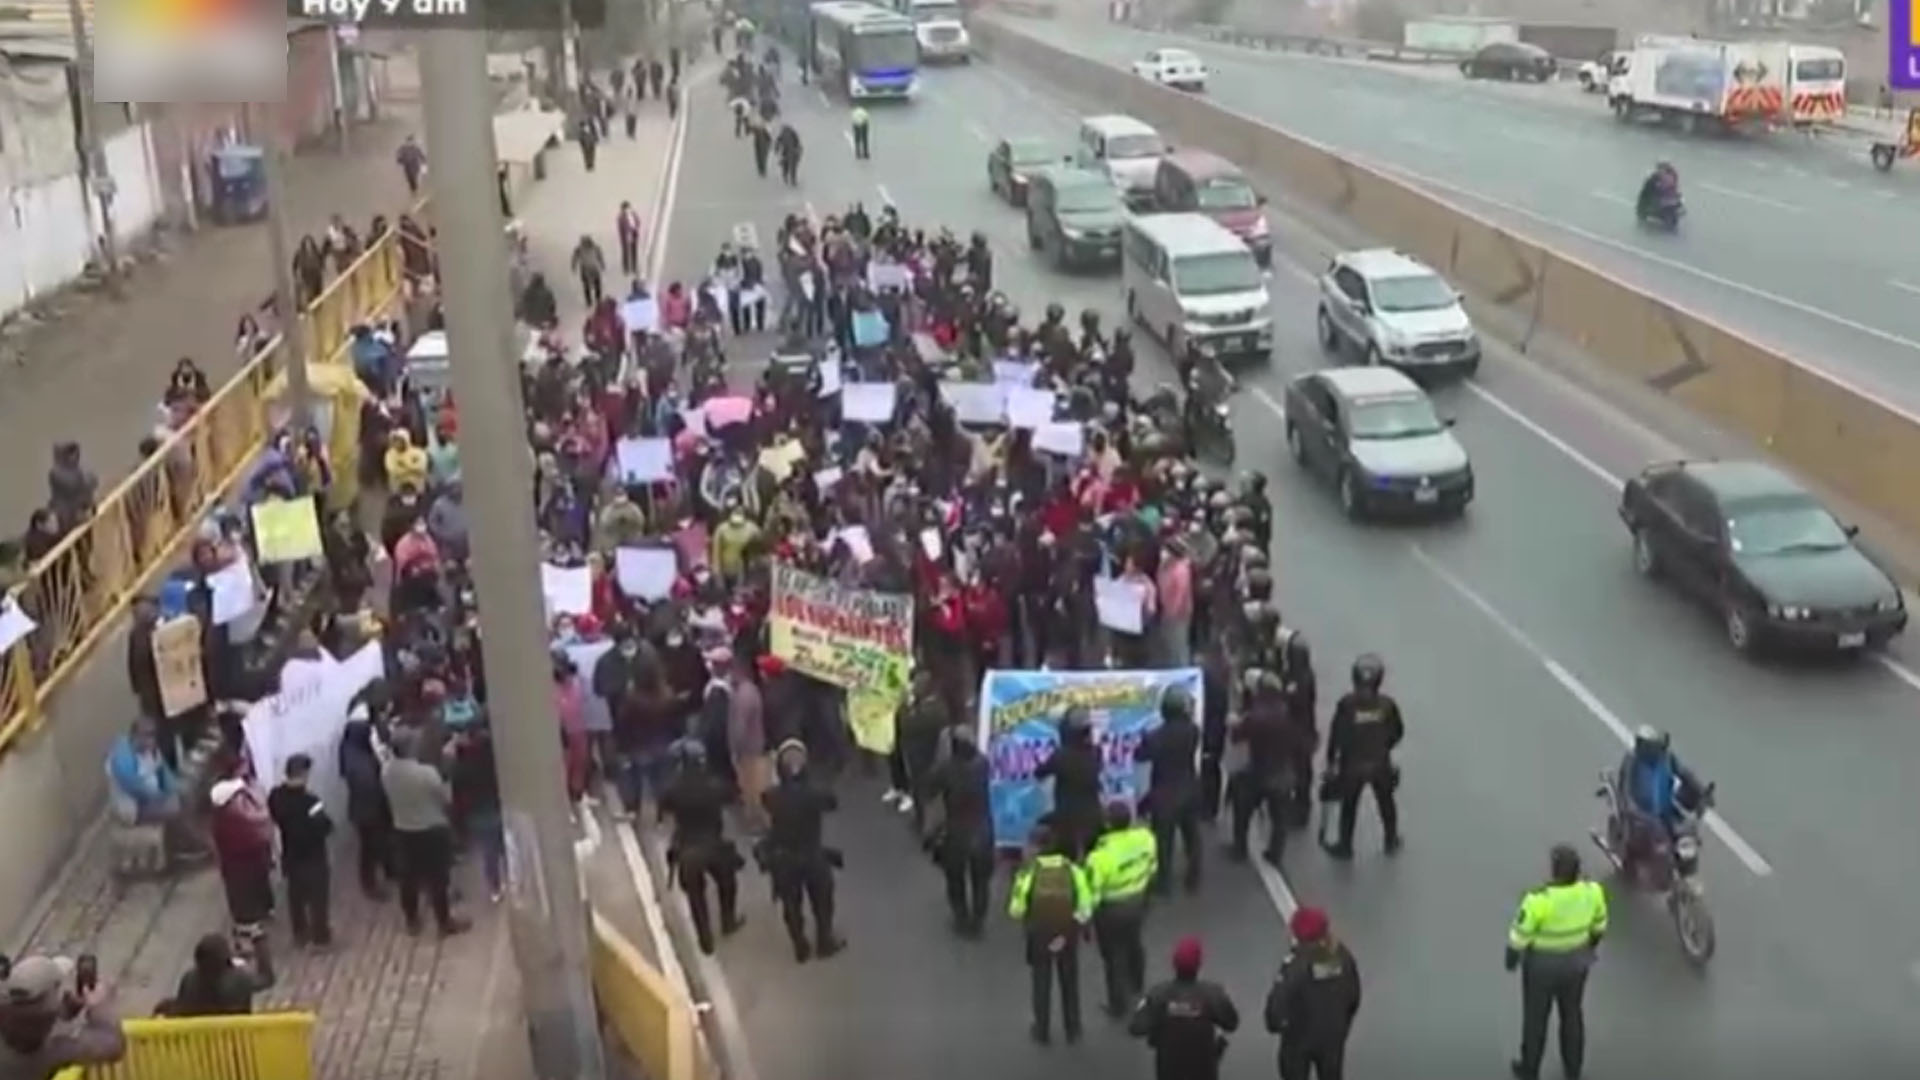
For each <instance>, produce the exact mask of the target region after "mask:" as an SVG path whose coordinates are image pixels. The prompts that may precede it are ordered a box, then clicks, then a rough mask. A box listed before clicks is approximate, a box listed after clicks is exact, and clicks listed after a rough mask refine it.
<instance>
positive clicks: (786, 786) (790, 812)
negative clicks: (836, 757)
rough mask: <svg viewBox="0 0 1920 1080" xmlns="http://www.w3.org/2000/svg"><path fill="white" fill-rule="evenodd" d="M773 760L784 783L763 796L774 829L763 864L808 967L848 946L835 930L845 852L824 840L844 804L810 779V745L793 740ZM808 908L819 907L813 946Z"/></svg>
mask: <svg viewBox="0 0 1920 1080" xmlns="http://www.w3.org/2000/svg"><path fill="white" fill-rule="evenodd" d="M773 760H774V766H775V769H776V771H777V772H778V773H779V780H778V782H777V783H775V784H774V786H773V789H772V790H771V791H768V792H767V793H766V794H765V795H764V796H762V802H763V803H764V804H765V806H766V809H767V820H768V826H767V835H766V837H765V839H763V840H761V842H760V849H759V853H758V854H759V858H760V863H761V866H762V867H763V868H764V869H765V870H766V871H767V873H768V874H769V875H771V876H772V878H773V895H774V898H775V899H776V900H778V901H779V903H780V918H781V921H783V922H785V923H786V925H787V938H788V940H790V941H791V942H792V943H793V958H794V959H795V960H798V961H799V962H801V963H803V964H804V963H806V962H807V961H808V960H809V959H811V958H812V957H814V956H818V957H820V958H821V959H822V960H824V959H826V958H827V957H829V956H832V955H833V954H835V953H837V952H839V951H840V950H841V949H843V948H845V947H846V942H845V941H843V940H842V939H841V938H840V937H839V936H838V935H836V934H835V933H834V931H833V872H834V868H835V867H837V866H838V865H839V863H840V853H839V852H837V851H835V850H833V849H832V848H829V847H827V846H826V844H825V842H824V839H823V837H822V826H823V824H824V822H823V820H822V819H824V818H825V817H826V815H827V814H828V813H829V812H831V811H833V810H836V809H838V808H839V806H840V803H839V800H837V799H835V798H834V796H833V793H832V792H831V791H827V790H825V789H823V788H820V787H817V786H816V785H815V784H814V783H813V782H812V780H811V778H810V777H809V776H808V775H807V747H806V744H805V743H802V742H801V741H800V740H798V739H788V740H787V741H786V742H783V743H781V744H780V748H779V749H778V750H777V751H775V753H774V759H773ZM806 907H811V908H812V909H813V924H814V936H813V940H812V941H811V942H809V941H808V940H807V929H806V911H805V908H806Z"/></svg>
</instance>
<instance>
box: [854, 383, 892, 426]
mask: <svg viewBox="0 0 1920 1080" xmlns="http://www.w3.org/2000/svg"><path fill="white" fill-rule="evenodd" d="M897 392H898V388H897V387H895V386H894V385H893V384H892V383H890V382H871V383H857V382H850V383H847V384H846V385H845V386H843V387H841V390H840V415H841V416H842V417H844V418H846V419H848V420H857V421H860V422H861V423H865V424H884V423H887V422H888V421H890V420H892V419H893V410H894V395H895V394H896V393H897Z"/></svg>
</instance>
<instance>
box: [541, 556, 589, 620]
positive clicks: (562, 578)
mask: <svg viewBox="0 0 1920 1080" xmlns="http://www.w3.org/2000/svg"><path fill="white" fill-rule="evenodd" d="M540 595H542V596H544V597H546V600H547V618H549V619H552V618H553V617H554V616H556V615H588V614H591V613H592V612H593V571H591V570H589V569H587V568H586V567H584V566H555V565H553V564H552V563H541V564H540Z"/></svg>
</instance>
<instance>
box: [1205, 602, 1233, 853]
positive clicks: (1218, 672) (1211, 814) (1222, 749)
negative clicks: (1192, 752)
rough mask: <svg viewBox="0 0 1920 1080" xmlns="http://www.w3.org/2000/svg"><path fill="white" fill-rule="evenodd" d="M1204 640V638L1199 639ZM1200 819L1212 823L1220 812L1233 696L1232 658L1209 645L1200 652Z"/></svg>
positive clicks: (1222, 650)
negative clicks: (1228, 725)
mask: <svg viewBox="0 0 1920 1080" xmlns="http://www.w3.org/2000/svg"><path fill="white" fill-rule="evenodd" d="M1202 640H1205V639H1202ZM1200 680H1201V683H1200V684H1201V687H1202V689H1203V690H1204V691H1205V693H1203V694H1201V695H1200V700H1201V702H1202V703H1203V709H1202V712H1201V717H1200V808H1199V814H1200V818H1201V820H1203V821H1206V822H1209V823H1210V822H1212V821H1213V820H1214V818H1216V817H1218V816H1219V814H1220V795H1221V789H1222V788H1223V786H1224V777H1223V770H1224V768H1225V765H1226V754H1227V713H1228V710H1229V709H1230V708H1231V706H1232V698H1233V681H1234V680H1233V661H1232V659H1231V658H1230V657H1228V656H1227V654H1226V650H1224V649H1221V648H1218V647H1217V646H1214V647H1209V648H1207V649H1206V650H1205V651H1203V652H1202V653H1201V654H1200Z"/></svg>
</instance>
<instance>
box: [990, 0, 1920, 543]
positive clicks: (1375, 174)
mask: <svg viewBox="0 0 1920 1080" xmlns="http://www.w3.org/2000/svg"><path fill="white" fill-rule="evenodd" d="M974 40H975V41H976V42H977V43H979V44H980V45H981V47H982V48H983V50H984V51H985V52H987V53H988V54H989V55H990V56H991V57H992V58H993V59H994V60H996V61H998V62H1000V63H1004V64H1007V65H1009V66H1011V67H1015V68H1022V69H1025V70H1027V71H1030V72H1031V73H1033V74H1034V75H1036V76H1037V77H1039V78H1040V79H1041V80H1043V81H1045V82H1048V83H1051V84H1053V85H1055V86H1057V87H1059V88H1061V89H1063V90H1066V91H1068V92H1070V93H1073V94H1076V95H1079V96H1082V97H1085V98H1087V99H1088V100H1094V101H1100V102H1105V103H1108V107H1109V108H1110V109H1111V110H1112V111H1115V112H1126V113H1130V114H1132V115H1134V116H1137V117H1138V118H1140V119H1141V120H1144V121H1146V122H1147V123H1150V124H1152V125H1154V126H1155V127H1156V128H1158V129H1159V130H1160V132H1161V134H1162V135H1164V136H1165V137H1166V138H1167V139H1168V140H1169V141H1171V142H1173V143H1174V144H1175V145H1177V146H1182V147H1186V146H1192V147H1195V148H1201V149H1207V150H1211V151H1213V152H1215V153H1217V154H1220V155H1221V156H1223V157H1226V158H1228V159H1229V160H1231V161H1234V162H1235V163H1237V164H1239V165H1240V166H1241V167H1242V168H1244V169H1246V170H1248V171H1249V172H1250V173H1252V174H1253V175H1254V176H1255V177H1258V178H1266V179H1271V180H1277V181H1279V182H1280V183H1281V184H1282V185H1284V187H1285V188H1286V193H1287V195H1288V197H1289V198H1290V199H1291V200H1293V201H1295V202H1297V203H1302V204H1306V205H1311V206H1314V207H1317V208H1320V209H1324V210H1328V211H1331V212H1334V213H1337V214H1339V215H1341V216H1343V217H1346V218H1348V219H1350V220H1352V221H1353V222H1354V223H1356V224H1358V225H1359V226H1360V227H1362V228H1363V229H1365V230H1366V231H1367V232H1368V233H1369V234H1371V235H1372V236H1373V237H1375V238H1377V239H1378V240H1379V241H1380V242H1381V243H1382V244H1385V245H1390V246H1392V247H1395V248H1398V249H1400V250H1403V251H1406V252H1408V253H1410V254H1413V255H1416V256H1418V257H1420V258H1421V259H1424V260H1426V261H1427V262H1429V263H1430V264H1432V265H1433V266H1435V267H1438V268H1441V269H1443V270H1445V271H1446V273H1447V274H1448V276H1449V277H1450V279H1451V280H1452V281H1453V282H1454V283H1455V284H1456V285H1458V286H1460V287H1461V288H1463V289H1465V290H1467V291H1468V292H1469V293H1471V294H1473V295H1474V296H1476V297H1478V298H1480V299H1483V300H1487V301H1491V302H1494V303H1497V304H1499V305H1502V306H1503V307H1506V308H1508V309H1510V310H1514V311H1518V312H1520V313H1521V314H1523V315H1525V316H1526V318H1525V319H1524V320H1523V321H1522V323H1523V325H1524V327H1525V329H1524V331H1523V333H1524V337H1523V338H1522V339H1521V342H1520V343H1521V344H1527V343H1531V342H1532V341H1533V340H1534V339H1535V338H1536V337H1538V336H1540V335H1546V336H1548V337H1550V338H1553V339H1557V340H1560V341H1564V342H1567V343H1570V344H1572V345H1574V346H1575V347H1577V348H1579V349H1580V350H1581V351H1582V352H1583V353H1584V354H1586V355H1588V356H1590V357H1592V358H1593V359H1594V360H1595V361H1596V362H1598V363H1600V364H1603V365H1605V366H1606V367H1607V368H1609V369H1610V370H1612V371H1613V372H1615V373H1616V374H1619V375H1622V376H1626V377H1628V378H1632V379H1635V380H1637V381H1639V382H1641V383H1642V384H1644V385H1645V386H1647V387H1648V388H1650V389H1652V390H1654V391H1656V392H1658V393H1660V394H1663V395H1665V396H1667V397H1670V398H1672V399H1674V400H1675V401H1678V402H1680V403H1681V404H1683V405H1684V406H1686V407H1687V408H1688V409H1689V410H1690V411H1692V412H1693V413H1694V414H1695V415H1698V416H1699V417H1701V418H1702V419H1704V420H1706V421H1708V422H1710V423H1712V424H1714V425H1715V426H1717V427H1720V428H1722V429H1724V430H1727V431H1729V432H1733V433H1736V434H1738V435H1741V436H1743V437H1745V438H1746V439H1748V440H1750V441H1752V442H1753V443H1754V444H1756V445H1758V446H1761V447H1764V448H1765V449H1767V450H1768V451H1769V452H1771V453H1772V454H1773V455H1774V456H1775V457H1777V458H1779V459H1780V460H1781V461H1783V462H1785V463H1786V464H1787V465H1789V466H1791V467H1793V468H1795V469H1797V470H1799V471H1800V472H1801V473H1802V474H1803V475H1805V476H1806V477H1808V478H1809V479H1811V480H1813V481H1815V482H1817V483H1819V484H1821V485H1823V486H1825V487H1826V488H1828V489H1829V490H1832V491H1834V492H1836V493H1837V494H1840V495H1842V496H1844V497H1846V498H1848V499H1850V500H1852V501H1853V502H1854V503H1856V504H1858V505H1859V506H1860V508H1862V509H1864V510H1867V511H1869V512H1871V513H1874V514H1876V515H1878V516H1880V517H1882V518H1884V519H1885V520H1886V521H1887V523H1888V524H1889V525H1892V526H1894V527H1896V528H1899V529H1901V530H1903V531H1905V532H1907V533H1909V534H1911V535H1914V536H1920V485H1917V484H1914V483H1913V481H1912V468H1913V465H1912V463H1913V462H1914V461H1916V460H1920V417H1916V416H1914V415H1912V414H1909V413H1906V412H1904V411H1902V410H1900V409H1898V408H1897V407H1895V406H1893V405H1891V404H1889V403H1887V402H1884V401H1881V400H1880V399H1878V398H1876V397H1874V396H1873V395H1871V394H1869V393H1867V392H1865V391H1862V390H1860V389H1858V388H1855V387H1851V386H1848V385H1846V384H1844V383H1842V382H1839V381H1837V380H1835V379H1834V378H1832V377H1831V376H1828V375H1825V374H1823V373H1821V372H1818V371H1815V370H1814V369H1812V368H1810V367H1807V366H1806V365H1804V364H1801V363H1798V362H1796V361H1795V360H1794V359H1793V358H1792V357H1789V356H1786V355H1783V354H1781V353H1779V352H1776V351H1774V350H1772V349H1769V348H1767V347H1765V346H1763V345H1760V344H1759V343H1757V342H1754V341H1751V340H1749V339H1748V338H1746V337H1744V336H1742V335H1741V334H1739V333H1738V332H1736V331H1734V330H1732V329H1729V328H1727V327H1725V326H1722V325H1720V324H1718V323H1715V322H1713V321H1711V320H1709V319H1707V318H1705V317H1703V316H1700V315H1697V314H1695V313H1693V312H1691V311H1688V310H1686V309H1684V308H1681V307H1678V306H1675V305H1673V304H1670V303H1667V302H1666V301H1663V300H1660V299H1658V298H1656V297H1653V296H1650V295H1648V294H1646V293H1644V292H1641V291H1639V290H1637V289H1635V288H1633V287H1632V286H1629V285H1627V284H1625V283H1624V282H1621V281H1619V280H1618V279H1616V278H1614V277H1612V276H1610V275H1608V274H1606V273H1604V272H1602V271H1600V270H1599V269H1597V268H1595V267H1593V266H1590V265H1588V264H1587V263H1585V262H1583V261H1581V260H1579V259H1577V258H1575V257H1573V256H1571V255H1568V254H1565V253H1563V252H1560V251H1557V250H1552V249H1549V248H1546V247H1543V246H1542V245H1540V244H1538V243H1535V242H1534V241H1532V240H1529V239H1527V238H1525V237H1522V236H1520V235H1518V234H1515V233H1513V232H1511V231H1509V230H1506V229H1503V228H1501V227H1499V226H1498V225H1495V224H1493V223H1492V222H1490V221H1488V220H1486V219H1484V218H1482V217H1479V216H1477V215H1475V214H1473V213H1472V212H1470V211H1467V210H1464V209H1462V208H1460V207H1458V206H1455V205H1453V204H1451V203H1449V202H1447V201H1446V200H1444V199H1442V198H1440V197H1438V196H1435V195H1431V194H1428V193H1427V192H1425V191H1422V190H1420V189H1418V188H1415V187H1414V186H1412V185H1411V184H1409V183H1407V182H1405V181H1403V180H1400V179H1399V178H1397V177H1395V176H1392V175H1389V174H1387V173H1384V172H1381V171H1379V170H1376V169H1374V168H1371V167H1369V166H1367V165H1365V164H1362V163H1359V162H1356V161H1353V160H1351V159H1349V158H1345V157H1343V156H1341V155H1340V154H1339V153H1337V152H1335V151H1333V150H1330V149H1329V148H1327V147H1325V146H1322V145H1320V144H1318V143H1315V142H1312V141H1311V140H1308V139H1303V138H1301V137H1299V136H1296V135H1292V134H1289V133H1287V132H1284V131H1281V130H1279V129H1277V128H1274V127H1271V126H1269V125H1266V124H1263V123H1261V122H1259V121H1256V120H1254V119H1252V118H1250V117H1246V116H1243V115H1240V114H1238V113H1235V112H1233V111H1231V110H1228V109H1224V108H1221V107H1220V106H1218V105H1216V104H1214V103H1212V102H1210V101H1208V100H1207V99H1206V98H1204V97H1199V96H1196V95H1192V94H1187V93H1183V92H1181V91H1177V90H1170V89H1167V88H1166V87H1162V86H1159V85H1157V84H1154V83H1151V82H1148V81H1147V80H1145V79H1142V78H1139V77H1137V76H1135V75H1134V74H1133V73H1132V72H1130V71H1127V70H1124V69H1122V68H1117V67H1113V66H1110V65H1107V64H1103V63H1100V62H1098V61H1095V60H1092V59H1090V58H1088V57H1084V56H1081V55H1078V54H1075V53H1071V52H1068V51H1065V50H1063V49H1059V48H1057V47H1055V46H1053V45H1051V44H1048V43H1046V42H1043V41H1040V40H1039V39H1036V38H1034V37H1032V36H1030V35H1028V34H1025V33H1023V32H1022V31H1021V30H1020V28H1019V27H1018V26H1015V25H1013V24H1011V23H1008V22H1005V21H1001V20H996V19H993V18H990V17H989V18H983V19H980V20H978V23H977V25H976V27H975V29H974Z"/></svg>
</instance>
